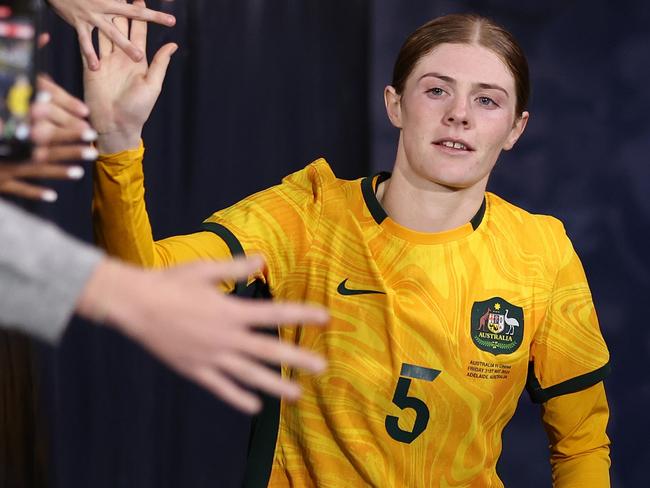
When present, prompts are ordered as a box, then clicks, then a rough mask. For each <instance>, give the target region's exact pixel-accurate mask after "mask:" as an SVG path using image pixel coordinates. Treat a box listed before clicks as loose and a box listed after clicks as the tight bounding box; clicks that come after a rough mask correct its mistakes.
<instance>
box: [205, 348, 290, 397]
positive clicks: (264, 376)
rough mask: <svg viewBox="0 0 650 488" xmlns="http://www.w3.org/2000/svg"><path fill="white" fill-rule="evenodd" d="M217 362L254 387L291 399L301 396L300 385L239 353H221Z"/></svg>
mask: <svg viewBox="0 0 650 488" xmlns="http://www.w3.org/2000/svg"><path fill="white" fill-rule="evenodd" d="M216 363H217V365H218V367H219V368H220V369H221V370H223V371H226V372H227V373H228V374H229V375H230V376H232V377H233V378H235V379H236V380H237V381H240V382H242V383H243V384H245V385H248V386H250V387H252V388H256V389H259V390H263V391H265V392H267V393H269V394H271V395H274V396H278V397H283V398H287V399H289V400H297V399H298V397H300V387H299V386H298V385H296V384H295V383H292V382H291V381H288V380H285V379H283V378H282V377H281V376H280V374H279V373H277V372H275V371H272V370H270V369H268V368H267V367H265V366H261V365H260V364H258V363H256V362H254V361H251V360H250V359H248V358H245V357H243V356H240V355H237V354H220V355H219V356H218V358H217V359H216Z"/></svg>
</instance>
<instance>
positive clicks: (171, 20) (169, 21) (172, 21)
mask: <svg viewBox="0 0 650 488" xmlns="http://www.w3.org/2000/svg"><path fill="white" fill-rule="evenodd" d="M166 21H167V25H174V24H175V23H176V17H174V16H173V15H168V16H167V19H166Z"/></svg>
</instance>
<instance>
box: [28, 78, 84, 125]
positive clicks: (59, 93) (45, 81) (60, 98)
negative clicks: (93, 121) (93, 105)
mask: <svg viewBox="0 0 650 488" xmlns="http://www.w3.org/2000/svg"><path fill="white" fill-rule="evenodd" d="M37 87H38V89H39V91H43V92H46V93H49V94H50V95H51V97H52V98H51V102H52V103H53V104H55V105H58V106H60V107H63V108H64V109H65V110H67V111H68V112H71V113H73V114H75V115H77V116H79V117H87V116H88V114H89V113H90V110H89V109H88V106H87V105H86V104H85V103H84V102H82V101H81V100H79V99H78V98H76V97H73V96H72V95H70V94H69V93H68V92H67V91H65V90H64V89H63V88H61V87H60V86H59V85H57V84H56V83H54V81H52V80H51V79H50V78H49V77H48V76H45V75H38V80H37Z"/></svg>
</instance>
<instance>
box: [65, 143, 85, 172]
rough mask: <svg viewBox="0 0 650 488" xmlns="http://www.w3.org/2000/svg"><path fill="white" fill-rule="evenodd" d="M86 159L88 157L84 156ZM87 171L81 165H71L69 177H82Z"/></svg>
mask: <svg viewBox="0 0 650 488" xmlns="http://www.w3.org/2000/svg"><path fill="white" fill-rule="evenodd" d="M84 151H85V149H84ZM84 159H86V158H84ZM85 173H86V172H85V171H84V169H83V168H82V167H81V166H70V167H69V168H68V177H69V178H72V179H73V180H78V179H81V178H82V177H83V175H84V174H85Z"/></svg>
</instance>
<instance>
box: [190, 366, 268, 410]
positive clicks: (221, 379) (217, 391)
mask: <svg viewBox="0 0 650 488" xmlns="http://www.w3.org/2000/svg"><path fill="white" fill-rule="evenodd" d="M192 376H193V377H194V379H195V380H196V381H197V382H198V383H199V384H200V385H202V386H204V387H205V388H207V389H208V390H209V391H211V392H212V393H213V394H214V395H216V396H217V397H219V398H221V399H222V400H223V401H225V402H226V403H229V404H230V405H232V406H233V407H235V408H237V409H239V410H242V411H244V412H246V413H249V414H253V413H256V412H259V410H260V408H261V407H262V403H261V402H260V400H259V398H257V397H256V396H255V395H254V394H252V393H250V392H248V391H246V390H244V389H243V388H240V387H239V386H237V385H236V384H235V383H234V382H233V381H232V380H230V379H228V378H226V377H225V376H223V375H221V374H220V373H219V372H218V371H217V370H214V369H211V368H204V369H201V370H199V371H196V372H194V373H193V375H192Z"/></svg>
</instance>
